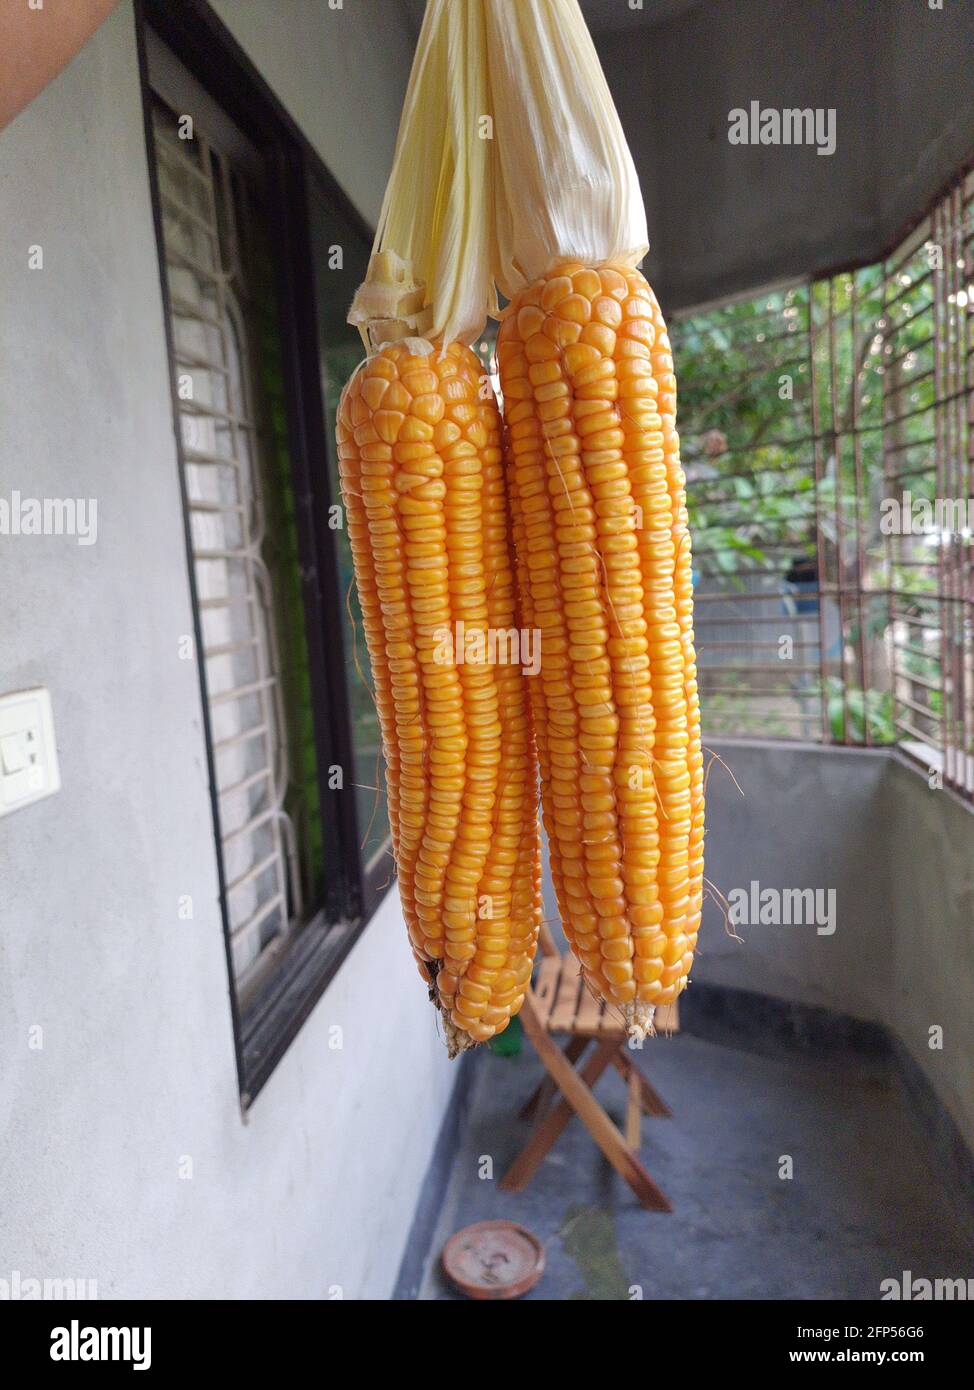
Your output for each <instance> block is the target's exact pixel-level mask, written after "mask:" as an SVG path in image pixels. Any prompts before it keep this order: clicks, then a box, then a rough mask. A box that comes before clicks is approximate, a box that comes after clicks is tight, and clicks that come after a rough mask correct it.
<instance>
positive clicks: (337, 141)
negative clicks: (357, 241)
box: [210, 0, 415, 224]
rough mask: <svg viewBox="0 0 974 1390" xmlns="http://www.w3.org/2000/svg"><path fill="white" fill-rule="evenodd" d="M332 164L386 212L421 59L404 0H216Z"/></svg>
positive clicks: (375, 209)
mask: <svg viewBox="0 0 974 1390" xmlns="http://www.w3.org/2000/svg"><path fill="white" fill-rule="evenodd" d="M210 2H211V4H212V7H213V9H214V10H215V11H216V12H217V14H218V15H219V16H220V18H221V19H222V20H223V22H224V24H225V25H226V26H227V28H228V29H230V30H231V32H232V33H233V35H234V37H235V38H236V40H237V42H238V43H239V44H240V46H241V47H242V48H243V49H244V50H245V51H246V53H247V55H248V56H249V57H250V58H251V60H252V61H253V62H254V63H255V64H256V66H257V67H258V68H259V69H260V71H261V73H262V74H263V76H264V77H265V78H266V80H267V81H268V82H269V83H270V85H271V86H272V87H273V88H274V91H275V92H276V93H277V95H278V97H279V98H280V99H281V101H282V102H283V103H284V105H285V106H286V107H287V109H288V111H289V113H290V114H291V116H292V117H293V118H294V120H295V121H296V122H297V124H298V125H299V126H300V127H301V129H302V130H303V131H304V133H305V135H307V137H308V139H309V140H310V141H311V143H312V144H313V145H314V146H315V148H316V149H317V150H318V151H319V152H320V154H321V155H322V157H323V158H324V160H325V162H326V163H327V164H328V167H329V168H330V169H331V172H332V173H333V174H334V176H335V178H336V179H337V180H338V182H339V183H340V184H341V186H342V188H343V189H344V190H345V192H346V193H347V194H348V196H349V197H350V198H351V200H352V202H353V203H355V205H356V207H357V208H358V209H359V211H360V212H361V213H362V214H363V216H365V217H366V218H367V219H368V220H369V221H370V222H371V223H373V224H374V223H375V222H376V221H377V220H378V216H379V208H380V206H381V203H382V195H383V193H384V192H385V185H386V179H387V178H388V176H389V169H390V167H391V165H392V153H393V150H394V148H395V144H396V134H397V132H398V130H399V115H400V112H401V110H402V99H403V96H404V95H405V91H406V82H407V81H408V79H409V69H410V66H411V65H412V61H413V45H414V41H415V40H414V36H413V34H412V32H411V30H410V28H409V24H408V22H407V16H406V13H405V11H404V10H403V8H402V6H401V5H400V4H399V0H345V3H344V5H343V6H342V8H341V9H331V8H330V7H329V5H328V4H327V3H323V0H274V3H273V4H268V3H267V0H210Z"/></svg>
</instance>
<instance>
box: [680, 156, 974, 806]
mask: <svg viewBox="0 0 974 1390" xmlns="http://www.w3.org/2000/svg"><path fill="white" fill-rule="evenodd" d="M972 229H974V178H972V176H970V175H967V176H965V177H963V178H960V179H958V180H957V182H956V183H955V185H954V186H953V188H951V190H950V191H949V192H948V193H947V194H946V195H945V196H944V197H943V198H941V199H940V200H938V202H937V204H936V206H935V207H934V208H933V209H932V211H931V212H930V214H929V216H927V217H926V218H925V219H924V220H923V221H922V222H921V223H920V224H919V225H918V226H917V228H916V229H915V230H914V231H913V232H912V234H911V235H910V236H909V237H908V238H907V239H906V240H905V241H904V242H902V243H901V245H900V246H899V247H898V248H897V249H896V250H895V251H894V252H893V253H892V254H891V255H889V256H888V257H887V258H885V259H884V260H883V261H881V262H879V263H877V264H875V265H870V266H866V267H862V268H859V269H857V270H854V271H849V272H842V273H838V274H834V275H830V276H826V277H823V278H820V279H816V280H814V281H806V282H802V283H798V284H793V285H789V286H785V287H778V288H774V289H772V290H769V291H766V292H764V293H762V294H760V295H758V296H754V297H750V298H746V299H740V300H736V301H732V302H728V303H724V304H722V305H719V306H716V307H714V308H711V309H705V310H701V311H696V312H694V313H691V314H689V315H687V316H685V317H683V318H682V319H680V320H679V321H678V322H677V323H676V324H675V325H674V331H673V338H674V350H675V353H676V358H677V370H678V375H679V380H680V386H681V394H680V422H679V423H680V429H681V435H682V438H683V442H684V459H685V467H686V473H687V485H688V501H689V506H690V511H691V521H692V523H693V528H694V542H695V550H694V555H695V560H694V571H695V595H696V614H697V617H696V628H697V640H698V645H699V671H700V683H701V698H702V704H703V711H704V720H705V727H706V728H707V729H708V731H709V732H710V733H711V734H732V735H743V736H748V735H751V736H761V737H781V738H802V739H817V740H821V741H825V742H837V743H850V744H866V745H868V744H873V743H893V742H898V743H900V744H901V745H902V746H904V747H905V748H906V750H907V751H909V752H911V753H913V754H914V755H916V756H918V757H920V758H921V759H922V760H923V761H924V762H926V763H927V764H928V765H935V766H937V767H939V768H940V769H941V771H942V774H943V777H944V780H945V782H948V783H949V784H951V785H953V786H954V787H955V788H956V789H957V790H959V791H961V792H962V793H963V794H965V795H967V796H969V797H970V796H972V795H974V756H972V755H974V748H972V742H974V714H972V710H974V706H972V690H974V660H972V602H974V591H972V584H971V560H972V552H971V544H972V538H971V531H970V525H969V521H970V516H969V509H968V502H969V499H970V498H971V493H972V488H971V457H972V431H971V412H972V403H974V377H972V343H971V324H972V308H974V286H972V283H971V282H972V280H974V260H972ZM925 504H929V506H930V508H931V509H932V510H924V505H925ZM931 519H932V525H931V524H930V523H931Z"/></svg>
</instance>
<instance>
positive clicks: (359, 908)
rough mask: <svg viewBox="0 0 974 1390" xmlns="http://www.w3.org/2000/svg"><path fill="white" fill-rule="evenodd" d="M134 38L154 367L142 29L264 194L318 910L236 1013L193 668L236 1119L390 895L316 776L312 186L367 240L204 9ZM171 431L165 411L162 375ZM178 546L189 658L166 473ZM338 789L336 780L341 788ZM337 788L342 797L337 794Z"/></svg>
mask: <svg viewBox="0 0 974 1390" xmlns="http://www.w3.org/2000/svg"><path fill="white" fill-rule="evenodd" d="M134 13H135V27H136V40H137V46H138V61H139V77H140V85H141V94H142V108H143V121H144V131H145V142H146V158H147V165H148V177H149V187H150V195H151V201H152V215H153V223H154V228H155V236H156V244H157V250H158V255H159V274H160V284H161V291H162V303H163V310H164V315H163V317H164V330H165V335H166V348H167V354H168V360H169V362H170V363H171V362H172V360H173V335H172V326H171V304H170V297H169V290H168V282H167V277H166V266H165V251H164V242H163V222H162V209H161V202H160V193H159V183H158V172H157V168H156V155H155V150H154V141H153V131H152V101H153V90H152V86H151V81H150V77H149V63H148V54H147V43H146V30H147V29H151V30H152V31H153V32H154V34H155V35H156V36H158V38H159V39H161V40H162V42H163V43H164V44H166V46H167V47H168V48H169V49H170V50H171V51H172V52H173V53H174V55H175V56H176V57H177V58H178V60H179V61H180V62H181V63H182V64H183V65H184V67H185V68H186V69H187V71H188V72H189V73H190V75H191V76H192V77H193V78H194V79H195V80H196V81H197V82H198V83H199V85H200V86H201V87H203V88H204V90H205V91H206V93H207V94H208V95H209V96H210V97H211V98H212V99H213V101H214V102H215V103H216V104H217V105H218V106H220V107H221V108H222V110H223V111H224V112H225V114H226V115H227V116H228V117H229V118H230V120H231V121H233V122H234V123H235V124H236V125H237V126H238V127H239V128H240V130H241V131H242V132H243V133H244V134H245V135H246V136H247V138H248V139H250V140H251V141H252V142H253V143H254V145H255V146H256V147H257V149H258V150H259V151H260V153H261V155H262V156H263V158H264V160H265V163H266V167H267V174H268V181H269V185H270V190H271V197H270V200H269V201H270V205H271V209H272V212H271V214H270V215H269V217H268V226H267V230H268V233H269V236H270V239H271V242H272V246H273V252H274V263H275V275H276V286H275V288H276V292H277V301H278V313H279V321H280V336H281V350H282V363H283V369H284V381H285V394H286V402H287V437H288V448H289V454H290V459H291V468H292V481H293V488H294V497H295V506H296V524H297V533H298V547H299V552H300V555H301V572H302V573H301V577H302V597H303V601H304V611H305V619H306V629H307V644H308V658H309V666H310V678H311V689H312V698H313V701H314V706H315V717H314V731H315V749H316V756H317V767H318V787H319V794H320V797H321V810H322V831H323V853H324V890H323V891H324V900H323V902H322V903H321V904H320V907H319V910H318V911H317V913H316V914H315V915H314V916H313V917H312V918H311V920H309V921H308V922H307V924H306V925H305V926H304V927H302V928H301V930H300V931H299V932H298V933H297V936H296V938H295V940H294V942H293V943H292V944H291V946H290V948H289V949H288V951H287V952H286V953H285V954H284V956H283V957H282V960H281V963H280V965H279V967H278V968H277V969H276V970H275V971H273V972H272V974H271V976H270V978H269V979H268V980H267V981H266V982H265V983H264V984H263V985H262V986H261V987H260V988H259V989H258V990H257V992H256V994H255V996H254V997H253V999H251V1000H250V1001H249V1002H248V1004H247V1007H246V1008H245V1009H242V1008H241V1006H240V1002H239V999H238V995H237V989H236V983H235V980H234V971H233V961H232V954H231V940H230V931H229V916H228V911H227V894H226V888H227V879H226V873H225V866H224V861H223V853H222V845H221V840H220V820H219V806H218V797H217V791H216V786H217V782H216V775H215V774H216V769H215V759H214V752H213V741H212V736H211V728H210V718H209V705H208V698H207V688H206V672H205V664H204V663H203V662H202V660H200V661H199V662H198V675H199V681H200V695H201V705H202V711H201V713H202V720H203V730H204V738H205V743H206V756H207V767H208V775H209V782H210V801H211V811H212V816H213V828H214V847H215V851H216V860H217V873H218V879H219V888H220V910H221V917H222V921H223V932H224V943H225V949H226V957H227V971H228V977H229V985H230V1003H231V1015H232V1022H233V1039H234V1051H235V1056H236V1065H237V1074H238V1080H239V1087H240V1096H241V1104H242V1106H243V1107H244V1109H246V1108H247V1107H248V1106H249V1105H250V1104H251V1103H252V1102H253V1100H254V1099H255V1097H256V1096H257V1094H258V1093H259V1091H260V1090H261V1088H262V1087H263V1086H264V1084H265V1083H266V1081H267V1080H268V1078H269V1076H270V1075H271V1073H272V1071H273V1070H274V1068H275V1066H276V1065H277V1063H278V1062H279V1061H280V1059H281V1057H282V1056H283V1055H284V1053H285V1052H286V1050H287V1048H288V1047H289V1046H290V1044H291V1042H292V1041H293V1040H294V1038H295V1036H296V1035H297V1033H298V1031H299V1030H300V1028H301V1026H302V1024H303V1023H304V1021H305V1019H306V1018H307V1017H308V1015H309V1014H310V1012H311V1010H312V1009H313V1008H314V1006H315V1004H316V1003H317V1001H318V1000H319V999H320V997H321V995H322V994H323V992H324V991H325V989H326V988H327V986H328V984H329V983H330V981H331V980H332V979H333V978H334V976H335V975H336V973H337V971H338V970H339V968H340V966H341V964H342V962H343V961H344V959H345V957H346V956H347V955H348V953H349V951H350V950H351V948H352V947H353V945H354V944H355V942H356V940H357V939H358V937H359V936H360V935H361V933H362V932H363V931H364V929H365V927H366V926H367V925H368V922H369V920H370V918H371V917H372V915H373V913H374V912H375V910H376V908H377V907H378V905H379V903H380V902H381V901H382V898H383V897H384V895H385V892H386V891H387V889H388V888H389V887H390V885H391V882H392V875H391V873H390V869H389V867H388V866H386V865H384V864H383V865H379V866H374V867H373V869H372V871H371V873H367V872H366V869H365V865H364V862H363V856H362V854H361V853H360V850H359V846H360V844H361V830H360V826H359V823H358V815H357V811H356V805H355V796H354V793H353V791H352V789H351V787H350V786H349V787H348V789H347V791H345V792H343V791H341V790H334V789H332V788H330V787H329V779H328V775H327V771H328V769H329V768H330V767H332V766H335V765H338V766H340V767H342V768H343V769H345V770H346V771H348V770H350V769H352V768H354V766H355V762H354V756H355V755H354V747H353V743H352V728H351V717H350V702H349V697H348V689H347V672H346V668H345V663H343V662H341V661H336V660H335V659H334V655H333V654H334V653H335V652H336V651H337V652H344V648H345V641H344V637H343V630H342V608H341V604H342V603H343V601H344V600H343V596H342V594H341V592H340V585H339V569H338V551H337V545H336V543H335V540H334V533H333V532H332V531H331V530H330V528H329V526H328V517H329V509H330V508H331V507H333V506H334V505H337V504H340V500H341V499H340V498H339V497H336V496H333V495H332V488H331V485H330V481H329V478H330V468H329V464H330V463H331V462H332V455H333V450H334V447H335V446H334V441H333V440H331V439H329V438H328V431H327V428H326V420H327V415H326V410H325V401H324V399H323V395H322V386H321V374H320V370H319V337H318V323H317V310H316V307H315V306H316V297H315V286H316V267H315V264H314V257H313V250H312V239H311V224H310V210H309V189H310V188H311V180H312V178H313V179H314V180H315V182H316V184H317V186H318V188H320V189H323V190H324V191H325V192H326V193H327V196H328V197H329V199H330V200H331V201H332V204H333V206H334V207H335V209H336V211H337V212H338V213H339V214H340V215H341V217H342V218H344V220H345V221H346V222H347V223H348V224H349V225H350V226H351V227H352V228H353V230H354V231H355V232H357V233H358V234H360V235H361V237H362V239H363V241H364V242H365V243H366V245H368V246H371V243H372V239H373V234H374V233H373V229H372V228H371V227H370V226H369V225H368V223H367V222H366V221H365V219H364V218H363V217H362V216H361V215H360V214H359V212H358V211H357V209H356V208H355V207H354V205H353V204H352V203H351V202H350V200H349V199H348V198H347V196H346V195H345V193H344V192H343V191H342V189H341V188H340V187H339V185H338V184H337V182H336V181H335V179H334V177H333V175H332V174H331V173H330V171H329V170H328V168H327V166H326V165H325V164H324V163H323V161H322V160H321V158H320V156H319V155H318V154H317V153H316V151H315V150H314V149H313V147H312V146H311V144H310V143H309V141H308V140H307V138H306V137H305V136H304V135H303V134H302V132H301V130H300V128H299V127H298V126H297V125H296V124H295V123H294V121H293V120H292V119H291V117H290V116H289V115H288V113H287V112H286V111H285V109H284V108H283V106H282V105H281V103H280V102H279V101H278V99H277V98H276V97H275V96H274V94H273V92H272V91H271V89H270V88H269V86H268V85H267V83H266V82H265V81H264V79H263V78H262V77H261V75H260V73H259V72H258V70H257V69H256V68H255V67H254V65H253V64H252V63H251V61H250V59H249V58H248V57H247V55H246V54H245V53H244V51H243V50H242V49H241V48H240V46H239V44H238V43H237V42H236V40H235V39H234V38H233V36H232V35H231V33H230V32H229V30H228V29H227V28H226V27H225V25H224V24H223V23H222V22H221V21H220V19H219V18H218V17H217V16H216V14H215V13H214V12H213V10H212V9H211V8H210V6H209V5H208V4H207V3H205V0H135V11H134ZM170 395H171V401H172V408H173V423H174V430H175V429H177V428H178V419H179V403H178V399H177V397H176V390H175V381H174V380H173V377H172V374H171V373H170ZM178 467H179V484H180V493H181V498H182V503H183V514H184V523H185V544H186V558H187V567H188V576H189V583H190V591H191V599H192V605H193V622H194V635H195V643H196V650H197V651H202V649H203V642H202V633H201V630H200V627H201V621H200V610H199V606H198V595H197V589H196V581H195V575H194V558H193V548H192V538H191V535H190V529H189V510H188V507H187V493H186V479H185V476H184V469H183V467H182V462H181V460H179V461H178ZM347 780H348V779H347ZM347 780H346V785H347Z"/></svg>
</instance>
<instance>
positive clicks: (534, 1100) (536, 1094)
mask: <svg viewBox="0 0 974 1390" xmlns="http://www.w3.org/2000/svg"><path fill="white" fill-rule="evenodd" d="M588 1044H589V1039H588V1038H569V1040H568V1042H567V1043H566V1044H565V1056H566V1057H567V1058H568V1060H569V1062H571V1064H572V1066H574V1065H575V1063H576V1062H577V1061H578V1059H579V1057H581V1055H582V1053H583V1052H584V1051H585V1049H586V1047H587V1046H588ZM556 1089H557V1088H556V1086H555V1083H554V1082H553V1081H552V1079H551V1077H550V1076H547V1075H546V1076H544V1077H543V1078H542V1079H541V1080H540V1081H539V1082H538V1084H537V1086H535V1088H534V1090H533V1091H532V1092H531V1094H530V1096H529V1097H528V1099H527V1100H526V1101H525V1102H524V1104H523V1105H522V1107H521V1109H520V1110H519V1111H518V1112H517V1117H518V1119H519V1120H533V1119H534V1118H535V1116H536V1115H539V1114H540V1113H541V1111H542V1110H543V1109H544V1108H545V1106H546V1105H547V1104H548V1102H549V1101H550V1100H551V1098H552V1096H553V1095H554V1094H555V1090H556Z"/></svg>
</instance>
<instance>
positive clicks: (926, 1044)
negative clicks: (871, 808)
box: [884, 761, 974, 1148]
mask: <svg viewBox="0 0 974 1390" xmlns="http://www.w3.org/2000/svg"><path fill="white" fill-rule="evenodd" d="M884 795H885V800H886V803H887V805H888V806H889V808H890V815H889V825H890V831H891V833H890V838H889V845H888V851H889V914H890V922H891V927H892V935H893V958H892V966H893V981H892V986H893V987H892V990H891V992H890V998H889V1022H890V1024H891V1025H892V1027H893V1028H894V1029H895V1030H896V1032H897V1034H898V1035H899V1037H900V1038H901V1040H902V1041H903V1043H904V1045H905V1046H906V1047H907V1049H908V1050H909V1052H910V1053H911V1054H912V1056H913V1058H914V1060H915V1061H916V1062H917V1064H918V1065H919V1067H920V1068H921V1070H922V1071H924V1072H925V1073H926V1076H927V1079H928V1080H929V1081H930V1083H931V1085H932V1086H933V1087H934V1089H935V1090H936V1092H937V1094H938V1095H939V1096H940V1098H941V1100H942V1101H943V1102H944V1104H945V1105H946V1106H947V1108H948V1109H949V1110H950V1112H951V1114H952V1115H953V1116H954V1118H955V1120H957V1123H958V1126H959V1127H960V1130H961V1133H962V1134H963V1135H964V1136H965V1138H966V1139H967V1143H968V1145H969V1146H970V1147H972V1148H974V1007H972V1001H974V851H972V834H974V813H972V811H971V809H970V808H969V807H968V806H966V805H964V803H963V802H961V801H960V800H959V799H958V798H957V797H955V796H954V795H953V794H952V793H951V792H948V791H942V790H931V789H930V788H929V787H928V785H927V782H926V779H925V778H924V777H923V776H921V775H919V774H918V773H917V772H916V771H915V769H914V768H912V767H908V766H906V765H905V764H904V763H900V762H898V761H897V762H894V761H891V762H890V764H889V770H888V774H887V777H886V781H885V786H884ZM938 1025H939V1027H941V1028H942V1029H943V1047H942V1049H940V1048H937V1047H931V1046H930V1041H931V1039H930V1032H929V1030H930V1029H931V1028H934V1027H936V1026H938Z"/></svg>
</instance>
